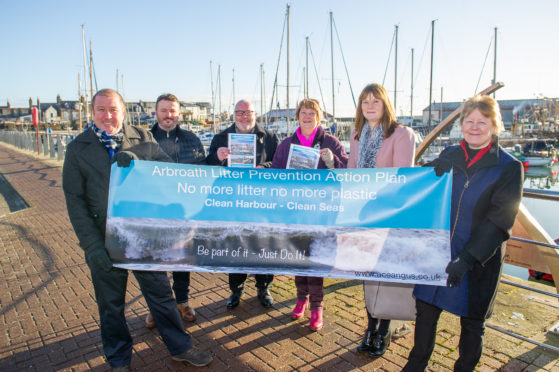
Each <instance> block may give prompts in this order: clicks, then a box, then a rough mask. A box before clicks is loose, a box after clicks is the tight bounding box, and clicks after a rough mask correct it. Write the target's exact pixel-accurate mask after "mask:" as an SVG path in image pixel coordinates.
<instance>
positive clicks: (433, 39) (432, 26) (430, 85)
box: [427, 20, 435, 133]
mask: <svg viewBox="0 0 559 372" xmlns="http://www.w3.org/2000/svg"><path fill="white" fill-rule="evenodd" d="M434 46H435V20H433V21H431V75H430V77H429V122H428V125H427V133H429V132H431V110H432V102H433V47H434Z"/></svg>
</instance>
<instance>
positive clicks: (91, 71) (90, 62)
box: [89, 40, 93, 98]
mask: <svg viewBox="0 0 559 372" xmlns="http://www.w3.org/2000/svg"><path fill="white" fill-rule="evenodd" d="M89 86H90V88H91V98H93V50H92V49H91V40H89Z"/></svg>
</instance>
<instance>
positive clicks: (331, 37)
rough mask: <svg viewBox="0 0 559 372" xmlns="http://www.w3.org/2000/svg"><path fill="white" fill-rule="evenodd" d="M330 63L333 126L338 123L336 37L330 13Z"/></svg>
mask: <svg viewBox="0 0 559 372" xmlns="http://www.w3.org/2000/svg"><path fill="white" fill-rule="evenodd" d="M330 63H331V65H332V124H334V122H335V121H336V100H335V89H334V35H333V31H332V12H330Z"/></svg>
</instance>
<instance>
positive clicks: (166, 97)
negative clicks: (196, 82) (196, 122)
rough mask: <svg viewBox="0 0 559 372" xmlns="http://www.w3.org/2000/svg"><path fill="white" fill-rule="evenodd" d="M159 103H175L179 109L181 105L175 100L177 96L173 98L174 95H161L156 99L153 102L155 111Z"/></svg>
mask: <svg viewBox="0 0 559 372" xmlns="http://www.w3.org/2000/svg"><path fill="white" fill-rule="evenodd" d="M159 101H171V102H176V103H177V104H178V105H179V108H180V106H181V103H180V102H179V99H178V98H177V96H175V95H174V94H171V93H163V94H162V95H160V96H159V97H157V101H155V109H156V110H157V105H158V104H159Z"/></svg>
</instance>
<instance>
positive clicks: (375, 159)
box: [347, 84, 415, 357]
mask: <svg viewBox="0 0 559 372" xmlns="http://www.w3.org/2000/svg"><path fill="white" fill-rule="evenodd" d="M350 140H351V142H350V150H349V162H348V165H347V167H348V168H391V167H413V162H414V154H415V135H414V133H413V130H412V129H411V128H409V127H405V126H403V125H400V124H398V123H397V122H396V114H395V112H394V108H393V107H392V104H391V103H390V99H389V98H388V92H387V91H386V89H384V88H383V87H382V86H381V85H379V84H370V85H367V86H366V87H365V88H364V89H363V91H362V92H361V95H360V96H359V104H358V105H357V110H356V113H355V130H354V131H353V132H352V133H351V137H350ZM365 296H367V294H365ZM379 300H381V301H382V299H379ZM371 310H372V309H368V310H367V317H368V320H369V322H368V327H367V332H366V333H365V337H364V340H363V342H362V343H361V344H360V345H359V346H358V347H357V350H358V351H360V352H368V353H369V354H370V355H371V356H373V357H380V356H381V355H383V354H384V352H385V351H386V348H387V347H388V345H390V337H391V334H390V320H389V319H377V318H375V317H373V316H372V315H371Z"/></svg>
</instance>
